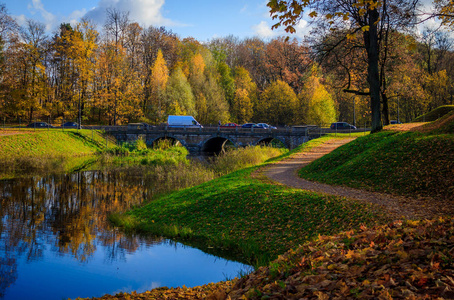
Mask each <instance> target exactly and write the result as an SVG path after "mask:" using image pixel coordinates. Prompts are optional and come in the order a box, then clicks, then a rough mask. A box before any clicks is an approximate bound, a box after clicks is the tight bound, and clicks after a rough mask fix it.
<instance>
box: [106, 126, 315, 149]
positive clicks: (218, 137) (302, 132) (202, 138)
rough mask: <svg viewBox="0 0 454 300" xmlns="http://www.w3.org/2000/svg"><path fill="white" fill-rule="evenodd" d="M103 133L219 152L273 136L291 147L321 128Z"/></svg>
mask: <svg viewBox="0 0 454 300" xmlns="http://www.w3.org/2000/svg"><path fill="white" fill-rule="evenodd" d="M105 131H106V133H108V134H110V135H112V136H114V137H115V138H116V139H117V141H119V142H131V141H135V140H137V139H138V138H139V137H142V138H143V139H144V140H145V142H146V144H147V145H149V146H152V145H153V144H154V143H156V142H157V141H159V140H162V139H171V140H174V141H179V142H180V143H181V144H182V145H183V146H184V147H186V148H187V149H188V150H189V152H191V153H194V154H196V153H219V152H221V151H222V150H223V148H224V145H225V144H226V143H228V142H230V143H232V144H233V146H234V147H245V146H248V145H252V146H254V145H260V144H269V143H270V142H271V141H272V140H276V141H278V142H281V143H282V144H283V145H284V146H285V147H287V148H289V149H293V148H295V147H297V146H299V145H301V144H302V143H305V142H307V141H308V140H310V139H313V138H315V137H319V136H320V134H321V131H320V129H317V128H314V127H306V126H302V127H298V128H284V129H273V130H269V129H260V128H219V127H204V128H166V127H161V128H159V127H156V128H153V129H151V130H128V129H127V128H126V127H118V126H117V127H113V128H108V127H107V128H105Z"/></svg>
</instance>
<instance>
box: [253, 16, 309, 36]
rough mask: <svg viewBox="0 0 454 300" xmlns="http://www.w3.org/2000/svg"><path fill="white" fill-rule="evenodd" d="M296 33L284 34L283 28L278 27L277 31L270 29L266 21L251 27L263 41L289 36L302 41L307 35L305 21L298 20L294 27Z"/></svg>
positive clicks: (307, 28) (307, 30) (306, 23)
mask: <svg viewBox="0 0 454 300" xmlns="http://www.w3.org/2000/svg"><path fill="white" fill-rule="evenodd" d="M294 27H295V30H296V33H294V34H289V33H287V32H285V30H284V28H283V27H279V28H278V29H274V30H272V29H271V25H269V24H268V23H267V22H266V21H262V22H260V23H259V24H257V25H254V26H252V29H253V30H254V33H255V34H256V35H257V36H259V37H261V38H264V39H271V38H274V37H277V36H289V37H290V38H297V39H300V40H302V39H303V38H304V36H306V35H307V34H309V32H310V26H309V24H308V22H307V21H306V20H303V19H302V20H300V22H299V23H298V24H297V25H295V26H294Z"/></svg>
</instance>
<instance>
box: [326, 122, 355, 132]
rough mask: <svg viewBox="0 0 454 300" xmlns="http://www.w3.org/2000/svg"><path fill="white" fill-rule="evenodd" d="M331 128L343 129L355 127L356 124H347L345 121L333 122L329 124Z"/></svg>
mask: <svg viewBox="0 0 454 300" xmlns="http://www.w3.org/2000/svg"><path fill="white" fill-rule="evenodd" d="M330 128H331V129H337V130H343V129H356V126H353V125H351V124H348V123H347V122H335V123H332V124H331V126H330Z"/></svg>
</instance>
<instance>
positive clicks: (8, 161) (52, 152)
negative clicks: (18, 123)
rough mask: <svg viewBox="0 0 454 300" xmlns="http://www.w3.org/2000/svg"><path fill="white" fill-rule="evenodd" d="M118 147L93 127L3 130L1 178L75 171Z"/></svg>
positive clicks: (0, 135) (0, 132)
mask: <svg viewBox="0 0 454 300" xmlns="http://www.w3.org/2000/svg"><path fill="white" fill-rule="evenodd" d="M106 143H107V144H106ZM114 146H115V144H114V143H112V142H111V141H109V140H107V142H106V139H105V138H104V137H103V136H102V135H100V134H99V133H98V132H96V131H91V130H65V131H61V130H55V129H54V130H47V129H43V130H36V131H30V130H16V131H13V130H0V178H13V177H18V176H23V175H27V174H28V175H31V174H35V173H37V172H42V171H62V170H66V171H71V170H75V169H78V168H80V167H82V166H86V165H87V164H92V163H93V162H94V159H93V158H92V157H90V156H91V155H93V154H95V153H97V152H99V151H103V150H105V149H107V148H111V147H114Z"/></svg>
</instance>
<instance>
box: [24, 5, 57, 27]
mask: <svg viewBox="0 0 454 300" xmlns="http://www.w3.org/2000/svg"><path fill="white" fill-rule="evenodd" d="M28 9H29V10H30V12H31V13H32V14H35V13H39V14H40V15H41V17H42V18H43V19H44V24H45V26H46V30H47V31H50V30H51V29H52V28H53V27H54V25H56V24H57V18H56V17H55V16H54V15H53V14H52V13H50V12H48V11H47V10H46V9H45V8H44V5H43V4H42V3H41V0H32V4H29V5H28Z"/></svg>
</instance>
